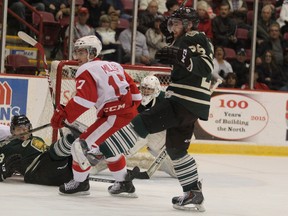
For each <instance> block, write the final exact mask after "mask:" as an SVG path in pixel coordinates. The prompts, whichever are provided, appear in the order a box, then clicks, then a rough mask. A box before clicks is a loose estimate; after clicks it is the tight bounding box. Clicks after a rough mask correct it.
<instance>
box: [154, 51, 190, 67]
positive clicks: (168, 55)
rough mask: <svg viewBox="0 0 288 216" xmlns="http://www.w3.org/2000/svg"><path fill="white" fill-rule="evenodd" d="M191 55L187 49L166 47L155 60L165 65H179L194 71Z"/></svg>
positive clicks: (157, 53) (156, 55)
mask: <svg viewBox="0 0 288 216" xmlns="http://www.w3.org/2000/svg"><path fill="white" fill-rule="evenodd" d="M191 57H192V56H191V54H190V52H189V51H188V50H187V49H180V48H178V47H173V46H171V47H164V48H162V49H160V50H158V51H157V52H156V54H155V59H156V60H159V62H160V63H163V64H171V63H172V64H178V65H180V66H183V67H185V68H186V69H187V70H189V71H191V70H192V60H191Z"/></svg>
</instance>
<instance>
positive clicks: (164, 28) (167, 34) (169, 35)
mask: <svg viewBox="0 0 288 216" xmlns="http://www.w3.org/2000/svg"><path fill="white" fill-rule="evenodd" d="M167 23H168V18H166V19H165V20H164V21H163V22H161V23H160V26H159V28H160V31H161V32H162V34H163V35H164V36H165V37H166V43H168V44H171V43H172V42H173V41H174V34H173V32H170V31H169V30H168V28H167Z"/></svg>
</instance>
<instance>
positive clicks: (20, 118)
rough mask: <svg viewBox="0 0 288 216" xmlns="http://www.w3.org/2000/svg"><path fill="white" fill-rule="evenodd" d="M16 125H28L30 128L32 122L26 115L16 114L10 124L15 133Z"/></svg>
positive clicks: (11, 130)
mask: <svg viewBox="0 0 288 216" xmlns="http://www.w3.org/2000/svg"><path fill="white" fill-rule="evenodd" d="M16 127H27V128H28V129H29V130H30V129H31V128H32V124H31V122H30V120H29V119H28V118H27V117H26V116H25V115H15V116H13V117H12V120H11V124H10V132H11V134H13V131H14V130H15V128H16Z"/></svg>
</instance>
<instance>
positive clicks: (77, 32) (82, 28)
mask: <svg viewBox="0 0 288 216" xmlns="http://www.w3.org/2000/svg"><path fill="white" fill-rule="evenodd" d="M88 19H89V11H88V9H87V8H85V7H82V8H80V9H79V10H78V20H77V21H76V22H75V26H74V30H73V32H74V38H73V39H74V42H75V41H76V40H77V39H79V38H81V37H84V36H88V35H95V31H94V29H93V28H91V27H90V26H88V25H87V20H88ZM69 31H70V30H69V27H68V28H67V29H66V33H65V37H67V38H68V36H69Z"/></svg>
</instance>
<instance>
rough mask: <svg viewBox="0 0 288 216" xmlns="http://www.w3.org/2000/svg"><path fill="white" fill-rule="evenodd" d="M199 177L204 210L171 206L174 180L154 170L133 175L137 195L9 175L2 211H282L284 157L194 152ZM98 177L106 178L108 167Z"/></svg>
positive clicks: (134, 215)
mask: <svg viewBox="0 0 288 216" xmlns="http://www.w3.org/2000/svg"><path fill="white" fill-rule="evenodd" d="M195 159H196V161H197V163H198V166H199V167H198V168H199V176H200V179H203V193H204V196H205V203H204V205H205V208H206V212H204V213H195V212H183V211H179V210H175V209H173V208H172V204H171V198H172V197H173V196H175V195H181V194H182V191H181V187H180V185H179V183H178V181H177V180H176V179H173V178H170V177H169V176H168V175H167V174H166V173H163V172H160V171H158V172H156V174H155V175H154V176H153V177H152V179H151V180H135V181H134V185H135V187H136V192H137V194H138V196H139V198H137V199H131V198H123V197H121V198H120V197H119V198H116V197H112V196H110V195H109V194H108V192H107V188H108V186H109V185H110V184H109V183H101V182H90V185H91V190H90V192H91V195H90V196H85V197H69V196H61V195H59V194H58V188H57V187H47V186H41V185H30V184H25V183H23V179H22V178H19V177H13V178H12V179H7V180H6V181H5V182H1V183H0V215H1V216H10V215H11V216H15V215H19V216H26V215H27V216H34V215H37V216H47V215H49V216H50V215H51V216H60V215H61V216H64V215H67V216H74V215H75V216H76V215H77V216H86V215H94V216H106V215H107V216H108V215H109V216H124V215H125V216H130V215H131V216H142V215H143V216H144V215H145V216H154V215H155V216H156V215H157V216H170V215H171V216H174V215H175V216H176V215H179V216H180V215H181V216H183V215H205V216H271V215H275V216H286V215H288V167H287V166H288V158H287V157H264V156H263V157H259V156H239V155H202V154H201V155H195ZM99 177H103V178H109V177H110V174H109V172H108V171H104V172H103V173H101V174H99Z"/></svg>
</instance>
